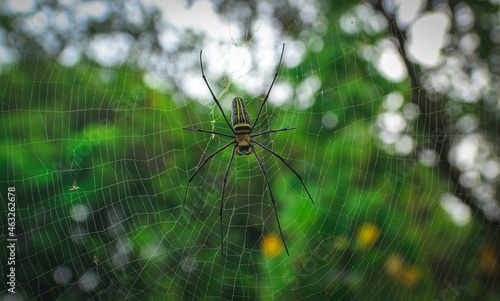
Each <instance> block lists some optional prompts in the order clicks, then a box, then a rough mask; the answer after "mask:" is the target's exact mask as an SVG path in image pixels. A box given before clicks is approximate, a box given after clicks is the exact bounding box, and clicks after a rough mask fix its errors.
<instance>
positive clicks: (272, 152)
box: [250, 140, 314, 204]
mask: <svg viewBox="0 0 500 301" xmlns="http://www.w3.org/2000/svg"><path fill="white" fill-rule="evenodd" d="M250 142H253V143H255V144H257V145H258V146H260V147H262V148H263V149H265V150H266V151H268V152H270V153H271V154H273V155H275V156H276V157H278V158H279V159H280V160H281V161H282V162H283V163H285V165H286V166H288V168H290V169H291V170H292V171H293V173H294V174H295V175H296V176H297V178H299V180H300V182H301V183H302V186H304V189H305V190H306V192H307V195H308V196H309V198H310V199H311V202H312V203H313V204H314V201H313V198H312V197H311V194H310V193H309V191H308V190H307V187H306V185H305V184H304V181H302V178H301V177H300V176H299V174H298V173H297V172H296V171H295V170H294V169H293V168H292V167H291V166H290V165H289V164H288V163H286V161H285V159H283V157H282V156H280V155H278V154H277V153H276V152H274V151H272V150H271V149H269V148H267V147H265V146H264V145H262V144H260V143H259V142H257V141H255V140H250Z"/></svg>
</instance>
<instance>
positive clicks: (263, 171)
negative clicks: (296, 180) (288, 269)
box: [250, 145, 290, 256]
mask: <svg viewBox="0 0 500 301" xmlns="http://www.w3.org/2000/svg"><path fill="white" fill-rule="evenodd" d="M250 147H251V148H252V149H253V154H254V155H255V158H256V159H257V163H259V167H260V170H261V171H262V174H263V175H264V178H265V179H266V184H267V188H268V189H269V194H270V195H271V201H272V202H273V207H274V213H275V215H276V221H277V222H278V229H279V230H280V235H281V240H282V241H283V245H284V246H285V250H286V254H287V255H288V256H290V253H288V248H287V247H286V243H285V238H284V237H283V232H281V225H280V219H279V218H278V211H277V210H276V203H275V202H274V197H273V192H272V191H271V185H270V184H269V179H268V178H267V173H266V170H265V169H264V165H262V162H260V159H259V156H257V152H256V151H255V148H254V147H253V146H251V145H250Z"/></svg>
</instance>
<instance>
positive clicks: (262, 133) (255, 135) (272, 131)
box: [250, 128, 296, 138]
mask: <svg viewBox="0 0 500 301" xmlns="http://www.w3.org/2000/svg"><path fill="white" fill-rule="evenodd" d="M295 129H296V128H284V129H279V130H269V131H265V132H260V133H257V134H253V135H250V137H251V138H253V137H257V136H260V135H264V134H269V133H276V132H281V131H289V130H295Z"/></svg>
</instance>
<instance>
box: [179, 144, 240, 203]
mask: <svg viewBox="0 0 500 301" xmlns="http://www.w3.org/2000/svg"><path fill="white" fill-rule="evenodd" d="M235 142H236V141H231V142H229V143H228V144H226V145H224V146H223V147H221V148H219V149H218V150H216V151H215V152H214V153H213V154H211V155H210V156H208V157H207V158H206V159H205V161H203V163H201V165H200V166H199V167H198V168H197V169H196V170H195V172H194V173H193V175H192V176H191V178H189V181H188V185H187V187H186V193H185V194H184V201H182V212H184V203H186V196H187V194H188V190H189V185H190V184H191V181H192V180H193V178H194V176H195V175H196V174H197V173H198V171H200V169H201V168H202V167H203V166H204V165H205V164H206V163H207V162H208V160H210V159H212V158H213V156H215V155H217V154H218V153H219V152H221V151H223V150H225V149H226V148H227V147H228V146H230V145H231V144H233V143H235Z"/></svg>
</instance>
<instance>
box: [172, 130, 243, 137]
mask: <svg viewBox="0 0 500 301" xmlns="http://www.w3.org/2000/svg"><path fill="white" fill-rule="evenodd" d="M182 129H183V130H189V131H195V132H203V133H210V134H216V135H221V136H224V137H229V138H233V139H234V136H231V135H228V134H224V133H220V132H214V131H205V130H200V129H190V128H182Z"/></svg>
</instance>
